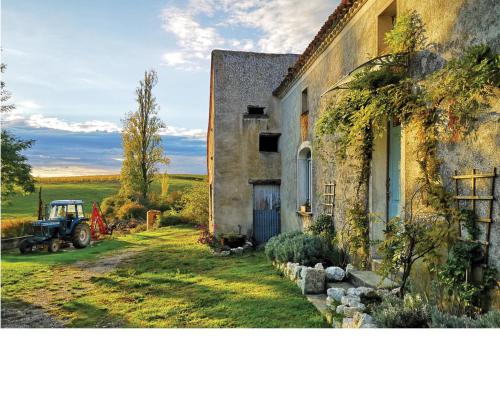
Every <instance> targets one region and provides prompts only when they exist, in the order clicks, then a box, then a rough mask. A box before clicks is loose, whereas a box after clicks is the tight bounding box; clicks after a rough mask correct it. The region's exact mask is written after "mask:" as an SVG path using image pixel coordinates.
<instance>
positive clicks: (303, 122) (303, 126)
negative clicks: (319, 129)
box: [300, 89, 309, 142]
mask: <svg viewBox="0 0 500 400" xmlns="http://www.w3.org/2000/svg"><path fill="white" fill-rule="evenodd" d="M308 136H309V97H308V94H307V89H304V90H303V91H302V103H301V114H300V138H301V140H302V141H303V142H305V141H306V140H307V139H308Z"/></svg>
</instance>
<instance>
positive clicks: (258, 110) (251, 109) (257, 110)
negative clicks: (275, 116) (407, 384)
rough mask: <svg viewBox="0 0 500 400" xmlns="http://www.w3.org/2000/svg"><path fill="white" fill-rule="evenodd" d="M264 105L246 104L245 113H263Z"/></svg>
mask: <svg viewBox="0 0 500 400" xmlns="http://www.w3.org/2000/svg"><path fill="white" fill-rule="evenodd" d="M265 109H266V107H260V106H247V114H248V115H265V114H264V110H265Z"/></svg>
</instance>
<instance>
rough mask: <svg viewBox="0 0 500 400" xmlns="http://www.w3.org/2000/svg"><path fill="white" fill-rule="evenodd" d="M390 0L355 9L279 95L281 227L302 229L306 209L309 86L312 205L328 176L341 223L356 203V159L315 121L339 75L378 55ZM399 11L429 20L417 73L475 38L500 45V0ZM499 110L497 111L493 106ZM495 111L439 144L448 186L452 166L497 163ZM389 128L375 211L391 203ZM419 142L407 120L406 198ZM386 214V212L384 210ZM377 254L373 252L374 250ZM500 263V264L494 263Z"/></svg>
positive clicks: (376, 168)
mask: <svg viewBox="0 0 500 400" xmlns="http://www.w3.org/2000/svg"><path fill="white" fill-rule="evenodd" d="M391 3H392V2H391V1H388V0H368V1H366V2H365V4H364V5H363V6H362V7H361V8H360V9H359V11H358V12H357V13H356V14H355V15H354V16H353V17H352V19H351V20H350V21H349V22H348V24H347V25H346V26H345V27H344V29H343V30H342V31H341V32H340V33H339V34H338V36H337V37H336V38H335V39H334V40H333V41H332V43H331V44H330V45H329V46H328V47H327V48H326V50H325V51H324V52H323V53H322V54H321V55H320V56H319V57H318V59H317V60H315V61H314V62H313V63H312V65H311V66H310V67H309V68H308V70H307V71H306V72H305V74H304V75H303V76H302V77H300V78H299V79H298V80H297V82H296V83H295V84H294V85H293V86H292V87H291V88H290V89H289V90H288V91H287V92H285V93H284V94H283V95H282V98H281V108H282V110H281V130H282V134H283V137H284V138H286V140H283V141H282V143H283V148H282V186H281V194H282V227H283V230H284V231H289V230H294V229H301V228H302V227H303V225H304V217H302V216H300V215H299V214H298V213H297V212H296V211H297V200H296V196H297V195H296V193H297V174H296V167H295V166H296V157H297V150H298V148H299V146H300V145H301V137H300V113H301V94H302V91H303V90H304V89H306V88H307V91H308V96H309V131H310V132H309V137H310V138H311V139H312V142H313V180H314V189H313V191H314V194H315V195H314V197H313V205H312V212H313V214H314V215H318V214H320V213H321V212H322V206H321V203H322V194H323V191H324V184H325V183H330V182H332V181H335V182H336V183H337V198H336V207H335V220H336V225H337V227H342V226H343V224H344V222H345V211H346V210H347V209H349V207H350V206H351V204H352V199H353V196H354V192H353V191H354V188H355V178H356V176H355V173H354V170H355V165H354V164H355V162H354V161H352V158H349V157H348V159H347V161H346V162H344V163H340V162H339V161H338V160H336V159H335V157H334V155H333V154H332V150H331V146H328V145H325V144H320V145H318V143H317V141H316V140H314V125H315V122H316V121H317V119H318V117H319V115H320V114H321V112H322V111H323V110H324V108H325V107H326V105H327V104H328V103H329V102H331V101H333V100H334V99H335V91H332V92H329V93H325V92H327V91H328V90H329V89H331V88H332V87H334V86H335V85H338V84H339V83H341V82H342V81H343V80H344V79H345V78H346V75H347V74H348V73H349V72H351V71H352V70H353V69H354V68H356V67H357V66H359V65H361V64H362V63H363V62H365V61H367V60H369V59H371V58H373V57H375V56H376V55H377V44H378V43H377V17H378V15H379V14H380V13H381V12H382V11H383V10H385V9H386V8H387V7H388V6H389V5H390V4H391ZM397 9H398V13H401V12H404V11H407V10H410V9H415V10H416V11H418V12H419V14H420V15H421V16H422V18H423V20H424V23H425V25H426V30H427V32H426V34H427V37H428V39H429V43H430V51H429V52H426V53H424V54H422V56H421V57H420V58H419V60H418V62H417V63H416V64H415V65H414V71H413V72H414V73H415V74H416V75H423V74H426V73H429V72H432V71H433V70H435V69H436V68H440V67H441V66H442V65H443V64H444V62H445V60H446V59H449V58H450V57H451V56H453V55H456V54H459V53H460V52H461V51H463V49H464V48H466V47H468V46H470V45H472V44H477V43H487V44H489V45H490V46H491V47H492V48H493V49H494V50H495V51H496V52H498V51H499V50H500V35H499V33H498V32H500V21H499V19H498V18H497V16H498V15H499V13H500V3H499V2H497V1H494V0H475V1H473V0H456V1H451V2H450V1H446V0H423V1H419V2H415V1H410V0H398V1H397ZM493 111H494V112H496V113H498V112H499V111H500V109H499V104H498V103H495V104H493ZM496 115H498V114H496ZM495 119H498V118H497V117H496V116H495V115H493V116H490V117H485V120H484V125H483V126H482V128H481V129H480V130H479V132H478V134H477V135H476V136H475V137H474V138H471V139H470V140H468V141H466V142H463V143H459V144H454V145H446V146H443V147H442V149H441V156H442V157H443V159H444V165H443V171H442V172H443V176H444V180H445V184H446V186H447V187H448V188H449V189H452V188H453V186H452V185H454V183H453V180H452V179H451V176H452V173H453V171H454V170H458V171H459V172H460V173H463V172H469V171H470V170H472V169H473V168H476V169H478V170H480V171H484V172H486V171H491V170H492V169H493V167H495V166H496V167H499V166H500V152H499V151H498V149H499V148H500V147H499V144H500V131H499V125H498V122H495V121H494V120H495ZM384 129H385V128H379V130H378V131H377V133H378V139H377V140H378V141H379V143H378V144H377V143H376V146H375V152H374V155H373V156H374V161H373V164H372V177H371V187H370V199H369V203H370V209H371V211H372V212H376V213H381V214H384V212H385V211H384V210H385V208H386V207H385V203H386V199H385V196H386V192H385V187H381V182H382V181H384V179H385V176H384V174H385V169H384V162H385V161H384V160H385V157H386V155H385V153H384V151H386V150H385V149H386V146H385V142H384V140H386V139H385V138H384V135H385V131H384ZM414 150H415V145H414V141H413V137H412V135H411V132H409V131H405V130H404V127H403V139H402V160H401V162H402V163H401V169H402V174H401V175H402V177H401V187H402V192H403V193H402V197H403V198H402V202H403V204H404V200H405V197H408V196H409V195H410V194H411V193H413V191H414V189H415V180H416V178H417V177H418V172H419V169H418V166H417V165H416V162H415V157H414ZM499 191H500V185H499V184H497V185H496V198H497V199H499V198H500V197H499V194H500V193H499ZM499 211H500V210H499V203H498V200H497V201H495V209H494V218H495V219H496V222H495V223H494V225H493V227H492V236H491V242H492V246H491V256H490V263H492V264H498V262H497V261H496V260H498V259H499V256H500V246H499V242H500V221H498V219H499V215H500V213H499ZM380 217H381V218H382V219H385V215H380ZM382 229H383V224H381V223H378V225H377V223H372V226H371V229H370V234H371V236H372V237H371V239H374V238H380V237H381V234H382ZM373 255H375V256H376V254H375V253H374V254H373ZM497 267H500V266H499V265H497Z"/></svg>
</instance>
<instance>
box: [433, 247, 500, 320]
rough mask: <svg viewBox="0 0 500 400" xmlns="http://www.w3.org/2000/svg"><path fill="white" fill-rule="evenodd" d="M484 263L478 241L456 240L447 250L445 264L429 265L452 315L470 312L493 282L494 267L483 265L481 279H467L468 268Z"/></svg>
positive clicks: (476, 307) (477, 305) (479, 303)
mask: <svg viewBox="0 0 500 400" xmlns="http://www.w3.org/2000/svg"><path fill="white" fill-rule="evenodd" d="M483 262H484V251H483V248H482V245H481V244H478V243H475V242H463V241H457V242H456V243H454V244H453V246H451V248H450V250H449V252H448V258H447V260H446V263H444V264H441V265H431V271H432V272H434V273H435V274H436V283H437V286H438V287H439V288H440V289H441V290H443V292H444V295H445V296H446V298H447V300H448V301H447V303H448V308H449V310H448V311H450V312H452V313H453V314H462V313H467V314H470V315H472V314H473V313H474V312H475V311H476V310H477V309H478V308H479V309H480V308H481V296H482V295H484V294H485V293H487V292H488V291H489V289H490V288H491V287H493V286H494V285H495V282H496V279H495V278H496V270H495V268H492V267H485V268H484V270H483V271H484V274H483V275H484V277H483V280H482V281H481V282H475V281H473V280H471V279H470V277H469V276H470V271H471V270H472V269H473V268H475V267H477V266H479V265H481V264H482V263H483Z"/></svg>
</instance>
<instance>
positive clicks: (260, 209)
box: [253, 185, 281, 243]
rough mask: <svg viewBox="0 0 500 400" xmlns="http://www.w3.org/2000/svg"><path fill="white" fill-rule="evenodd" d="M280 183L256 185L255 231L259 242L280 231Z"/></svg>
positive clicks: (254, 197) (254, 205)
mask: <svg viewBox="0 0 500 400" xmlns="http://www.w3.org/2000/svg"><path fill="white" fill-rule="evenodd" d="M280 229H281V220H280V187H279V185H254V187H253V232H254V237H255V240H256V241H257V242H258V243H263V242H267V241H268V240H269V239H270V238H272V237H273V236H276V235H278V234H279V233H280Z"/></svg>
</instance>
